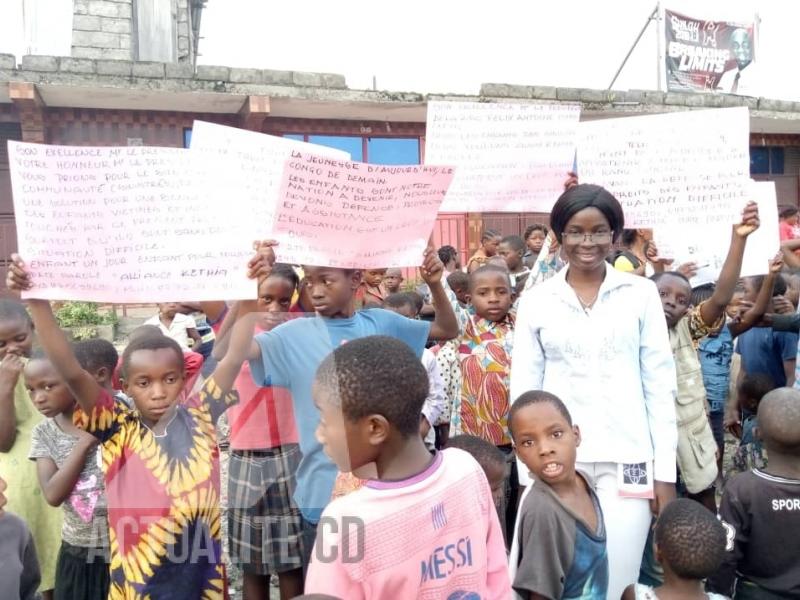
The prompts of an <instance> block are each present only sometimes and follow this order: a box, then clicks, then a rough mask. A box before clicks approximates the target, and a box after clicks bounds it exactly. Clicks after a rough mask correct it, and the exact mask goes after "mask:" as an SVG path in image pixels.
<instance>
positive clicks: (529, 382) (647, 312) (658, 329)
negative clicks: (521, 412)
mask: <svg viewBox="0 0 800 600" xmlns="http://www.w3.org/2000/svg"><path fill="white" fill-rule="evenodd" d="M568 270H569V269H568V268H565V269H563V270H561V271H560V272H559V273H558V274H557V275H556V276H554V277H553V278H551V279H549V280H547V281H545V282H543V283H541V284H540V285H537V286H535V287H533V288H532V289H530V290H528V291H526V293H525V294H523V296H522V298H521V299H520V305H519V310H518V312H517V322H516V332H515V339H514V351H513V354H512V359H511V364H512V369H511V398H512V402H513V401H514V400H516V399H517V398H518V397H519V396H520V395H521V394H523V393H524V392H526V391H529V390H545V391H547V392H550V393H552V394H555V395H556V396H558V397H559V398H561V400H562V401H563V402H564V403H565V404H566V405H567V408H568V409H569V411H570V414H571V415H572V419H573V422H574V423H575V424H576V425H578V426H579V427H580V430H581V436H582V438H583V441H582V443H581V445H580V447H579V448H578V457H577V460H578V462H586V463H592V462H613V463H638V462H646V461H649V460H653V461H654V476H655V479H656V480H657V481H666V482H674V481H675V460H676V457H675V448H676V445H677V439H678V433H677V428H676V424H675V405H674V397H675V391H676V381H677V380H676V375H675V363H674V361H673V358H672V352H671V350H670V343H669V335H668V333H667V324H666V321H665V318H664V312H663V309H662V307H661V300H660V298H659V296H658V291H657V290H656V286H655V284H653V282H652V281H650V280H648V279H645V278H644V277H639V276H637V275H631V274H628V273H621V272H619V271H617V270H616V269H614V268H613V267H611V266H610V265H606V277H605V280H604V281H603V283H602V285H601V286H600V291H599V294H598V297H597V300H596V302H595V304H594V306H593V307H592V308H591V310H588V311H584V309H583V308H582V306H581V304H580V303H579V301H578V298H577V296H576V295H575V292H574V290H573V289H572V287H570V285H569V284H568V283H567V281H566V274H567V271H568ZM520 466H521V468H520V483H522V484H523V485H528V484H529V477H528V475H527V473H528V470H527V468H526V467H524V466H522V465H520Z"/></svg>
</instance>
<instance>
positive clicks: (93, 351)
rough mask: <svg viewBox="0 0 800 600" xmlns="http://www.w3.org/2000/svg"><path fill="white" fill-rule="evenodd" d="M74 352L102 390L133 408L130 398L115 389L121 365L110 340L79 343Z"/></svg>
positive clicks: (97, 339) (76, 344) (73, 347)
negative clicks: (117, 372) (116, 373)
mask: <svg viewBox="0 0 800 600" xmlns="http://www.w3.org/2000/svg"><path fill="white" fill-rule="evenodd" d="M159 334H160V332H159ZM72 350H73V351H74V352H75V358H76V359H77V360H78V362H79V363H81V367H82V368H83V370H84V371H88V372H89V373H91V374H92V375H94V379H95V381H97V383H98V385H99V386H100V387H101V388H103V389H104V390H106V391H107V392H109V393H110V394H111V395H112V396H114V398H116V399H117V400H119V401H120V402H122V403H123V404H126V405H128V407H129V408H132V407H133V404H132V402H131V399H130V398H128V397H127V396H126V395H125V394H123V393H122V392H121V391H119V390H115V389H114V373H115V371H116V370H117V365H118V363H119V353H118V352H117V349H116V348H114V344H112V343H111V342H109V341H108V340H101V339H100V338H96V339H91V340H82V341H80V342H77V343H75V344H74V345H73V346H72Z"/></svg>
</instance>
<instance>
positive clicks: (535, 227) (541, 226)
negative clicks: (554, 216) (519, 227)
mask: <svg viewBox="0 0 800 600" xmlns="http://www.w3.org/2000/svg"><path fill="white" fill-rule="evenodd" d="M534 231H541V232H542V233H543V234H544V236H545V237H547V234H548V233H549V230H548V229H547V225H544V224H542V223H534V224H533V225H528V226H527V227H526V228H525V235H523V236H522V237H523V238H524V239H525V240H527V239H528V238H529V237H531V234H532V233H533V232H534Z"/></svg>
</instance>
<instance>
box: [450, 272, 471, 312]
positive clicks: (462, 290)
mask: <svg viewBox="0 0 800 600" xmlns="http://www.w3.org/2000/svg"><path fill="white" fill-rule="evenodd" d="M447 285H448V287H449V288H450V289H451V290H453V293H454V294H455V295H456V298H457V299H458V305H459V306H460V307H461V308H466V307H467V305H468V304H469V275H467V274H466V273H464V272H463V271H453V272H452V273H450V275H448V276H447Z"/></svg>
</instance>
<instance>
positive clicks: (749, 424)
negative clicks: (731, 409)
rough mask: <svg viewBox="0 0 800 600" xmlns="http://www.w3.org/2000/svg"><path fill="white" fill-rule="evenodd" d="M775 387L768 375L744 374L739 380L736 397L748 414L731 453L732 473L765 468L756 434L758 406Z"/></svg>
mask: <svg viewBox="0 0 800 600" xmlns="http://www.w3.org/2000/svg"><path fill="white" fill-rule="evenodd" d="M774 389H775V384H774V383H773V381H772V379H771V378H770V377H769V375H762V374H755V375H745V376H744V377H742V378H741V380H740V381H739V386H738V393H737V397H738V399H739V406H740V407H741V408H742V410H743V411H744V412H745V414H748V416H747V417H745V419H744V422H743V423H742V427H741V431H740V436H739V437H740V439H739V447H738V448H737V449H736V453H735V454H734V455H733V469H732V472H733V473H745V472H747V471H750V470H751V469H765V468H766V467H767V454H766V452H765V451H764V446H763V444H762V442H761V437H760V436H759V434H758V418H757V417H756V414H757V413H758V406H759V404H761V400H762V399H763V398H764V396H766V395H767V394H768V393H770V392H771V391H772V390H774Z"/></svg>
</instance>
